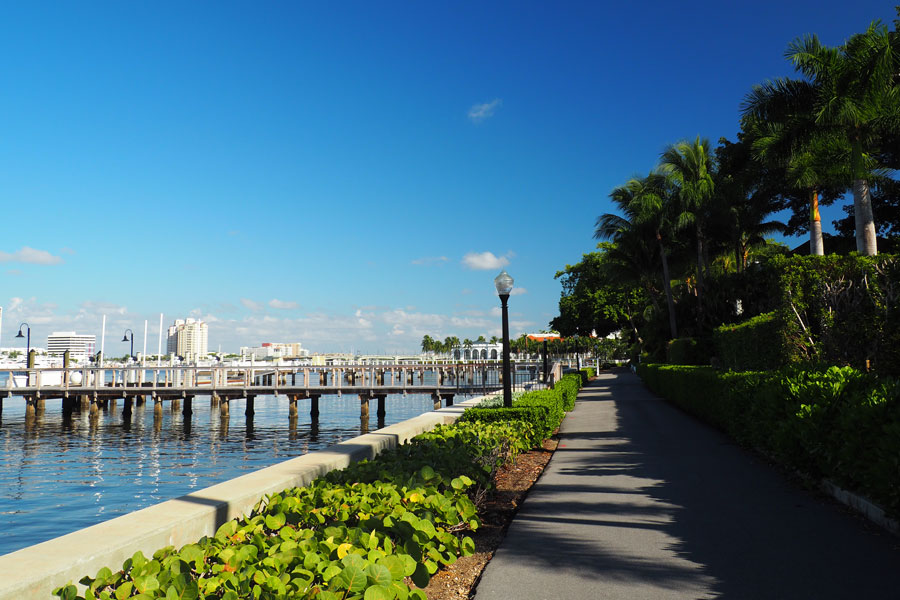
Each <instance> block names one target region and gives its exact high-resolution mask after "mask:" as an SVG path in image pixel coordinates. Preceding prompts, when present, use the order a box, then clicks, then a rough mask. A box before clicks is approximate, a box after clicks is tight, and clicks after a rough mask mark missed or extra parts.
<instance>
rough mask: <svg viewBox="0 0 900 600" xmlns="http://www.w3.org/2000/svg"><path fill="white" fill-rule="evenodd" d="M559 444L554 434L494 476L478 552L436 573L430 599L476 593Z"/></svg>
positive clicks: (475, 535)
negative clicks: (497, 551)
mask: <svg viewBox="0 0 900 600" xmlns="http://www.w3.org/2000/svg"><path fill="white" fill-rule="evenodd" d="M557 444H558V439H557V437H556V436H554V437H553V438H550V439H549V440H546V441H545V442H544V447H543V449H542V450H532V451H531V452H528V453H525V454H521V455H519V457H518V458H517V459H516V462H515V464H512V465H509V466H507V467H504V468H502V469H501V470H500V471H498V473H497V475H496V476H495V478H494V482H495V484H496V488H495V489H494V490H493V492H492V493H491V495H490V496H489V497H488V499H487V500H486V502H485V503H484V505H483V507H482V511H481V527H479V528H478V530H477V531H475V532H474V533H473V534H472V539H473V540H474V541H475V554H473V555H471V556H464V557H462V558H460V559H459V560H457V561H456V562H455V563H454V564H452V565H450V566H449V567H445V568H444V569H441V570H440V571H438V572H437V573H435V575H434V576H433V577H432V578H431V582H430V583H429V584H428V587H426V588H425V594H426V595H427V596H428V598H429V600H460V599H461V598H466V599H468V598H471V597H472V596H473V594H474V591H475V586H476V585H478V580H479V579H480V578H481V572H482V571H483V570H484V567H485V566H487V564H488V561H490V560H491V557H492V556H493V555H494V551H496V550H497V547H498V546H499V545H500V542H501V541H503V538H504V536H505V535H506V530H507V528H508V527H509V524H510V522H511V521H512V519H513V517H514V516H515V514H516V511H517V510H518V509H519V506H520V505H521V504H522V501H523V500H524V499H525V496H526V495H527V494H528V490H529V489H531V486H532V485H533V484H534V482H535V481H537V478H538V477H540V475H541V473H542V472H543V471H544V467H546V466H547V463H548V462H550V457H551V456H553V452H554V450H556V446H557Z"/></svg>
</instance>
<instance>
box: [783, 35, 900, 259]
mask: <svg viewBox="0 0 900 600" xmlns="http://www.w3.org/2000/svg"><path fill="white" fill-rule="evenodd" d="M785 56H786V57H787V58H788V59H789V60H790V61H791V62H793V63H794V67H795V68H796V69H797V70H798V71H799V72H801V73H802V74H803V75H805V76H806V77H807V79H808V80H809V81H810V83H811V84H812V85H813V87H814V90H815V99H814V104H813V116H814V120H815V123H816V125H817V126H818V127H819V128H820V129H821V130H823V131H824V132H826V133H827V134H832V135H835V136H840V137H842V138H843V139H844V140H846V142H847V143H848V144H849V147H850V153H849V157H848V159H849V161H848V162H849V169H850V172H851V175H852V177H853V184H852V190H853V214H854V218H855V222H856V247H857V251H858V252H859V253H860V254H864V255H868V256H872V255H875V254H877V253H878V245H877V239H876V232H875V218H874V215H873V213H872V198H871V193H870V181H869V179H870V177H869V173H868V171H867V163H868V157H869V156H870V155H871V154H872V153H875V152H877V151H878V150H879V147H880V146H881V144H882V143H883V141H884V136H885V132H889V131H897V129H898V128H900V92H898V88H897V83H896V77H897V70H898V66H900V55H898V50H897V44H896V41H895V40H894V38H892V36H891V35H890V34H889V32H888V29H887V27H886V26H884V25H882V24H881V23H880V22H878V21H875V22H873V23H872V24H871V25H870V26H869V28H868V29H867V30H866V31H865V32H863V33H858V34H856V35H854V36H852V37H851V38H850V39H849V40H847V42H846V43H845V44H844V45H842V46H837V47H828V46H824V45H822V43H821V42H820V41H819V39H818V37H817V36H815V35H807V36H804V37H802V38H798V39H796V40H794V41H793V42H791V44H790V45H789V46H788V49H787V51H786V52H785Z"/></svg>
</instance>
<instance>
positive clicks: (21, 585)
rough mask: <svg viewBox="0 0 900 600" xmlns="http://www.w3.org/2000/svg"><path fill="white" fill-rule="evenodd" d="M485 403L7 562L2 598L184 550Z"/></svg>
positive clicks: (41, 592)
mask: <svg viewBox="0 0 900 600" xmlns="http://www.w3.org/2000/svg"><path fill="white" fill-rule="evenodd" d="M479 401H480V398H475V399H472V400H467V401H465V402H460V403H458V404H456V405H454V406H450V407H447V408H442V409H440V410H436V411H433V412H429V413H425V414H422V415H419V416H418V417H414V418H412V419H409V420H407V421H403V422H402V423H397V424H396V425H391V426H390V427H385V428H383V429H379V430H378V431H375V432H373V433H368V434H365V435H361V436H358V437H355V438H353V439H350V440H347V441H345V442H341V443H340V444H335V445H333V446H329V447H328V448H326V449H324V450H322V451H319V452H313V453H310V454H306V455H304V456H300V457H297V458H293V459H290V460H286V461H284V462H281V463H278V464H276V465H273V466H271V467H267V468H265V469H260V470H259V471H254V472H253V473H248V474H247V475H242V476H240V477H237V478H235V479H231V480H229V481H225V482H223V483H219V484H217V485H214V486H210V487H208V488H205V489H202V490H198V491H196V492H193V493H191V494H187V495H185V496H181V497H180V498H175V499H174V500H168V501H166V502H161V503H159V504H156V505H154V506H150V507H147V508H144V509H141V510H138V511H135V512H133V513H129V514H127V515H123V516H121V517H117V518H115V519H111V520H109V521H105V522H103V523H99V524H97V525H94V526H92V527H87V528H85V529H81V530H79V531H75V532H73V533H70V534H67V535H64V536H61V537H58V538H54V539H52V540H48V541H46V542H42V543H40V544H36V545H34V546H29V547H28V548H23V549H22V550H18V551H16V552H12V553H10V554H7V555H4V556H0V600H6V599H8V598H9V599H12V598H16V599H18V600H25V599H39V600H47V599H48V598H51V597H52V591H53V589H54V588H56V587H59V586H61V585H64V584H66V583H67V582H69V581H72V582H73V583H77V582H78V580H79V579H80V578H81V577H83V576H85V575H91V576H93V575H95V574H96V573H97V571H98V570H100V569H101V568H102V567H109V568H110V569H113V570H116V569H118V568H120V567H121V565H122V563H123V562H124V561H125V560H126V559H127V558H130V557H131V556H132V555H133V554H134V553H135V552H137V551H138V550H140V551H141V552H143V553H144V555H145V556H147V557H149V556H151V555H152V554H153V553H154V552H155V551H157V550H159V549H160V548H163V547H165V546H176V547H181V546H183V545H185V544H189V543H191V542H194V541H196V540H198V539H200V538H201V537H203V536H212V535H214V534H215V532H216V530H217V529H218V528H219V526H220V525H221V524H222V523H225V522H226V521H228V520H230V519H233V518H235V517H239V516H241V515H244V514H247V513H249V512H250V510H251V509H252V508H253V507H254V506H255V505H256V503H257V502H259V500H260V498H262V497H263V496H264V495H267V494H274V493H277V492H280V491H282V490H284V489H287V488H291V487H297V486H303V485H306V484H308V483H309V482H311V481H312V480H314V479H315V478H317V477H321V476H322V475H324V474H326V473H328V472H329V471H332V470H334V469H342V468H344V467H346V466H347V465H349V464H351V463H353V462H356V461H359V460H363V459H366V458H373V457H375V456H376V455H377V454H379V453H380V452H382V451H383V450H388V449H390V448H394V447H396V446H398V445H400V444H402V443H404V442H405V441H407V440H409V439H410V438H412V437H414V436H416V435H418V434H420V433H422V432H425V431H428V430H430V429H432V428H434V426H435V425H438V424H446V423H452V422H454V421H455V420H456V419H457V418H458V417H459V415H460V414H462V412H463V411H464V410H465V409H466V408H467V407H469V406H472V405H474V404H477V403H478V402H479Z"/></svg>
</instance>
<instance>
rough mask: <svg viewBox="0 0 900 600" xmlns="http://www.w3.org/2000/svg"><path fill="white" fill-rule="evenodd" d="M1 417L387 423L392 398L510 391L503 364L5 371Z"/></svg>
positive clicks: (536, 371)
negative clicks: (277, 415)
mask: <svg viewBox="0 0 900 600" xmlns="http://www.w3.org/2000/svg"><path fill="white" fill-rule="evenodd" d="M559 371H560V367H559V366H558V365H554V368H552V369H550V368H547V369H546V370H545V369H544V365H543V363H541V362H539V361H519V362H514V363H512V364H511V368H510V373H511V374H512V376H511V381H512V386H513V387H514V388H518V389H537V388H541V387H546V386H549V385H552V384H553V382H554V381H555V380H557V379H558V378H559V376H560V374H559ZM4 376H5V381H6V385H5V387H0V415H2V410H3V401H4V399H12V398H14V397H15V398H22V399H24V401H25V403H26V418H27V417H28V416H29V415H32V416H33V415H34V414H35V413H39V412H42V411H43V410H44V406H45V401H46V400H54V399H58V400H61V405H62V410H63V412H64V413H65V412H66V411H73V410H89V411H91V412H92V413H95V412H97V411H98V410H100V409H101V408H104V407H106V406H107V405H108V403H109V402H110V401H112V402H116V401H117V400H119V399H121V400H123V415H125V416H128V415H130V413H131V409H132V406H133V405H134V404H137V405H139V406H140V405H143V404H144V403H145V402H148V401H151V402H153V403H154V409H155V410H157V411H162V410H163V404H164V403H168V404H169V406H170V407H171V409H172V410H178V409H179V408H180V409H181V411H182V413H183V414H185V415H190V414H191V413H192V404H193V401H194V399H195V398H197V397H198V396H200V397H206V396H208V397H209V398H210V402H211V404H212V405H213V406H218V408H219V411H220V413H221V414H222V416H227V415H228V414H229V402H230V401H231V400H234V399H242V400H244V403H245V415H247V416H252V415H253V412H254V409H253V401H254V399H255V398H256V396H261V395H262V396H279V395H285V396H287V397H288V398H289V400H290V403H289V417H290V418H296V417H297V403H298V401H299V400H300V399H302V398H308V399H309V400H310V417H311V418H312V419H314V420H315V419H317V418H318V416H319V399H320V398H321V397H322V396H329V395H343V394H355V395H357V396H358V397H359V400H360V417H361V418H363V419H367V418H368V416H369V404H370V403H371V402H373V401H374V402H375V403H376V413H377V415H378V416H379V417H383V416H384V415H385V411H386V410H387V407H386V398H387V397H388V396H389V395H392V394H430V395H431V397H432V399H433V400H434V407H435V409H439V408H441V406H442V405H443V406H452V405H453V399H454V397H455V396H457V395H470V394H487V393H491V392H495V391H498V390H501V389H502V387H503V372H502V363H501V362H500V361H479V362H455V363H437V364H434V363H427V364H426V363H422V364H401V365H397V364H384V365H372V364H366V365H327V366H309V365H284V366H281V365H280V366H266V365H256V366H249V367H248V366H227V365H223V366H164V365H160V366H147V365H130V366H103V367H101V366H88V367H83V366H82V367H72V366H69V367H54V368H26V369H21V368H19V369H0V382H2V381H3V379H4Z"/></svg>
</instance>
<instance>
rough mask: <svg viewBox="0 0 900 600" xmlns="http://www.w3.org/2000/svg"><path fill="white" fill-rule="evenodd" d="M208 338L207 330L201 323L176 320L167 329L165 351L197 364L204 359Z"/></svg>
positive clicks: (193, 320)
mask: <svg viewBox="0 0 900 600" xmlns="http://www.w3.org/2000/svg"><path fill="white" fill-rule="evenodd" d="M208 338H209V334H208V328H207V326H206V323H204V322H203V321H199V320H197V319H176V320H175V323H174V324H173V325H172V326H171V327H169V335H168V338H167V339H166V351H167V352H168V353H169V354H174V355H177V356H181V357H182V358H184V359H185V360H186V361H189V362H197V361H198V360H200V359H201V358H206V354H207V344H208Z"/></svg>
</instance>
